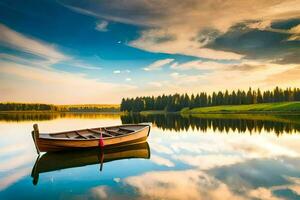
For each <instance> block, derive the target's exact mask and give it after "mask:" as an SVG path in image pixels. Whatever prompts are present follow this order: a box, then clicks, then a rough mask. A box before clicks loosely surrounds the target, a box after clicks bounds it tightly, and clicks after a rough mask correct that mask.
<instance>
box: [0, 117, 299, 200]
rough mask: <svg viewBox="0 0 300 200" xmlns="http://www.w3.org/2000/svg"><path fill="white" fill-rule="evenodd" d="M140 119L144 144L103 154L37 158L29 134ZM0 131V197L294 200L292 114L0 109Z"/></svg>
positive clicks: (296, 165)
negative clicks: (146, 134)
mask: <svg viewBox="0 0 300 200" xmlns="http://www.w3.org/2000/svg"><path fill="white" fill-rule="evenodd" d="M140 122H152V123H153V128H152V130H151V133H150V138H149V139H148V143H145V144H142V145H140V146H134V147H128V148H126V149H119V150H116V151H110V152H105V153H104V154H103V155H101V154H99V152H98V151H97V150H95V151H80V152H72V153H61V154H44V155H43V156H42V157H41V158H39V159H37V154H36V152H35V148H34V145H33V142H32V138H31V134H30V132H31V130H32V125H33V123H38V124H39V127H40V131H41V132H54V131H64V130H70V129H82V128H91V127H98V126H106V125H116V124H122V123H140ZM0 136H1V140H0V163H1V164H0V199H124V198H127V199H300V116H298V115H281V116H279V115H194V116H181V115H148V116H141V115H114V114H47V113H44V114H0ZM101 163H103V164H102V166H101ZM100 168H101V169H102V170H101V171H100Z"/></svg>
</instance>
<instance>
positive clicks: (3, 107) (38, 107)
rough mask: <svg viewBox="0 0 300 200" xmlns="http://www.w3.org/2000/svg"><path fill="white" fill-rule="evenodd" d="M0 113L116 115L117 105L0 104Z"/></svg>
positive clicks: (118, 106) (118, 108) (118, 110)
mask: <svg viewBox="0 0 300 200" xmlns="http://www.w3.org/2000/svg"><path fill="white" fill-rule="evenodd" d="M0 112H39V113H43V112H73V113H76V112H84V113H88V112H89V113H97V112H99V113H118V112H120V105H119V104H81V105H80V104H79V105H53V104H40V103H10V102H8V103H0Z"/></svg>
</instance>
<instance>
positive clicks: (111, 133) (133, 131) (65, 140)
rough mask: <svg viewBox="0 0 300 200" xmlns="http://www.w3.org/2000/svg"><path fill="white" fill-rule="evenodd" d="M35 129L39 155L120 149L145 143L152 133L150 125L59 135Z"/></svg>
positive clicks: (127, 125) (122, 126)
mask: <svg viewBox="0 0 300 200" xmlns="http://www.w3.org/2000/svg"><path fill="white" fill-rule="evenodd" d="M33 129H34V130H33V131H32V138H33V141H34V143H35V147H36V150H37V152H38V154H39V153H40V152H47V151H61V150H70V149H71V150H74V149H77V148H93V147H100V148H114V147H120V146H125V145H129V144H135V143H141V142H144V141H146V140H147V137H148V136H149V133H150V125H149V124H126V125H120V126H110V127H100V128H91V129H82V130H74V131H66V132H59V133H39V129H38V125H37V124H34V125H33Z"/></svg>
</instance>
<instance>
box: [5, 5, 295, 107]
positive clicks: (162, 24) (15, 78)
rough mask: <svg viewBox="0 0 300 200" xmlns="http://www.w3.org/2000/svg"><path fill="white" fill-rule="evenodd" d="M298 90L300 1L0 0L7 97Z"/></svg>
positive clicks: (98, 98)
mask: <svg viewBox="0 0 300 200" xmlns="http://www.w3.org/2000/svg"><path fill="white" fill-rule="evenodd" d="M276 86H280V87H297V86H298V87H299V86H300V0H248V1H240V0H232V1H229V0H227V1H226V0H214V1H211V0H201V1H200V0H185V1H182V0H98V1H97V0H85V1H76V0H27V1H11V0H0V101H2V102H8V101H9V102H11V101H13V102H40V103H54V104H86V103H97V104H102V103H120V101H121V99H122V98H123V97H136V96H144V95H155V96H156V95H161V94H174V93H188V94H191V93H198V92H202V91H204V92H209V93H210V92H212V91H219V90H226V89H228V90H235V89H248V88H249V87H252V88H261V89H262V90H264V89H271V88H274V87H276Z"/></svg>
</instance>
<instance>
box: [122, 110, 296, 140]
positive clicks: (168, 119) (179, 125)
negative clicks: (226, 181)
mask: <svg viewBox="0 0 300 200" xmlns="http://www.w3.org/2000/svg"><path fill="white" fill-rule="evenodd" d="M121 120H122V123H141V122H152V123H153V124H155V125H156V126H157V127H158V128H161V129H163V130H175V131H182V130H188V129H189V128H191V129H192V130H200V131H203V132H206V131H207V130H208V129H212V130H213V131H219V132H226V133H228V132H229V131H230V130H232V131H234V132H241V133H243V132H246V131H250V133H252V132H255V133H260V132H261V131H262V130H263V129H264V130H265V131H267V132H271V131H272V132H273V131H274V132H275V133H276V134H277V135H279V134H281V133H284V132H285V133H295V132H299V131H300V123H292V122H289V120H288V119H287V118H285V119H284V120H283V121H284V122H280V121H278V120H276V121H274V120H273V121H272V120H270V119H265V120H264V119H253V118H251V119H241V118H230V119H226V118H207V117H199V116H198V117H195V116H184V117H183V116H181V115H176V114H170V115H123V116H121ZM299 121H300V120H299Z"/></svg>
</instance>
